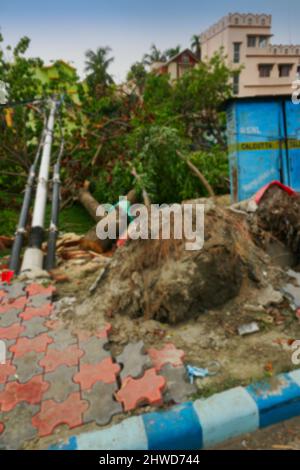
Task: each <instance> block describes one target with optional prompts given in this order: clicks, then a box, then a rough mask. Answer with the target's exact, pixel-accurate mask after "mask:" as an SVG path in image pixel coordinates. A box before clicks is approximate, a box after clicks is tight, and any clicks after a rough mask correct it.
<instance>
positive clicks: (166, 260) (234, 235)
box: [79, 200, 265, 326]
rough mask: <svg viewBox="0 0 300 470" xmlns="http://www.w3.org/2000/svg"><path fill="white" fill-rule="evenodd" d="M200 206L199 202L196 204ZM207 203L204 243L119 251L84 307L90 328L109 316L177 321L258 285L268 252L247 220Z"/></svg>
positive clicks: (131, 245) (135, 245)
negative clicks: (256, 241)
mask: <svg viewBox="0 0 300 470" xmlns="http://www.w3.org/2000/svg"><path fill="white" fill-rule="evenodd" d="M193 202H197V201H193ZM201 202H202V203H204V202H205V242H204V246H203V248H202V249H201V250H199V251H186V250H185V240H174V239H171V240H136V241H129V242H128V244H127V246H125V247H122V248H120V249H118V250H117V251H116V253H115V255H114V257H113V259H112V261H111V263H110V265H109V267H108V269H107V271H106V273H105V275H104V276H103V277H102V279H101V282H100V283H99V285H98V287H97V290H96V292H95V293H94V295H93V296H91V297H89V298H87V299H86V301H85V302H84V303H83V304H82V305H81V307H80V308H79V314H80V315H81V316H84V315H86V316H87V317H86V318H87V321H88V323H89V325H90V326H91V325H93V324H96V323H97V318H101V317H103V315H105V314H108V315H109V314H116V313H118V314H121V315H128V316H129V317H131V318H137V317H144V318H145V319H155V320H158V321H161V322H167V323H173V324H174V323H177V322H180V321H182V320H186V319H189V318H193V317H196V316H197V315H199V314H200V313H201V312H203V311H205V310H206V309H210V308H216V307H219V306H222V305H224V304H225V303H226V302H227V301H229V300H230V299H233V298H234V297H236V296H237V295H239V293H240V291H241V289H242V288H243V286H244V285H245V284H249V283H252V284H256V285H257V284H259V282H260V279H259V273H260V272H262V271H263V269H264V263H265V254H264V252H263V251H262V250H261V249H260V248H259V247H258V246H256V245H255V244H254V242H253V240H252V237H251V234H250V232H249V228H248V225H247V221H246V220H245V218H244V217H243V216H240V215H238V214H234V213H233V212H231V211H230V210H228V209H225V208H221V207H218V206H215V204H214V203H213V201H212V200H201Z"/></svg>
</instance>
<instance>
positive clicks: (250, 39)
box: [247, 36, 256, 47]
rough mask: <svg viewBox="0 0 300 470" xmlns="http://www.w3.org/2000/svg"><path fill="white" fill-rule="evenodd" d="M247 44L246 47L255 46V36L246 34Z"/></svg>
mask: <svg viewBox="0 0 300 470" xmlns="http://www.w3.org/2000/svg"><path fill="white" fill-rule="evenodd" d="M247 45H248V47H256V36H248V39H247Z"/></svg>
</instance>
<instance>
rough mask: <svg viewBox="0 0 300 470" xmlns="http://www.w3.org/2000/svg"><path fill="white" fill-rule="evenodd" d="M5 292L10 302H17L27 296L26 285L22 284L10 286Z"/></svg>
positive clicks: (6, 287) (16, 283)
mask: <svg viewBox="0 0 300 470" xmlns="http://www.w3.org/2000/svg"><path fill="white" fill-rule="evenodd" d="M5 291H6V293H7V298H8V299H9V300H16V299H17V298H18V297H23V296H25V284H24V283H22V282H14V283H13V284H10V285H9V286H5Z"/></svg>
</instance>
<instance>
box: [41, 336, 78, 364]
mask: <svg viewBox="0 0 300 470" xmlns="http://www.w3.org/2000/svg"><path fill="white" fill-rule="evenodd" d="M51 339H52V338H51ZM83 354H84V352H83V351H81V349H79V348H78V347H77V346H76V345H73V346H69V347H68V348H66V349H64V350H62V351H60V350H58V349H48V351H47V354H46V356H45V357H44V358H43V359H42V360H41V361H40V365H41V366H42V367H44V368H45V372H52V371H54V370H55V369H56V368H57V367H59V366H61V365H65V366H69V367H72V366H77V365H78V364H79V359H80V357H81V356H83Z"/></svg>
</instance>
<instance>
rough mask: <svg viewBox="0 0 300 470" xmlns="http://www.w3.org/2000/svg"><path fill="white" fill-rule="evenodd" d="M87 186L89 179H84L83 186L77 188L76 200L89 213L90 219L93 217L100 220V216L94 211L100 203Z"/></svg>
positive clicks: (96, 220) (88, 185)
mask: <svg viewBox="0 0 300 470" xmlns="http://www.w3.org/2000/svg"><path fill="white" fill-rule="evenodd" d="M89 187H90V183H89V181H85V182H84V185H83V188H81V189H80V190H79V195H78V200H79V202H80V203H81V204H82V205H83V207H84V208H85V209H86V210H87V212H88V213H89V214H90V216H91V217H92V219H94V221H95V222H98V221H99V220H101V217H97V216H96V212H97V208H98V207H99V205H100V204H99V202H98V201H97V200H96V199H95V198H94V197H93V196H92V194H91V193H90V191H89Z"/></svg>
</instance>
